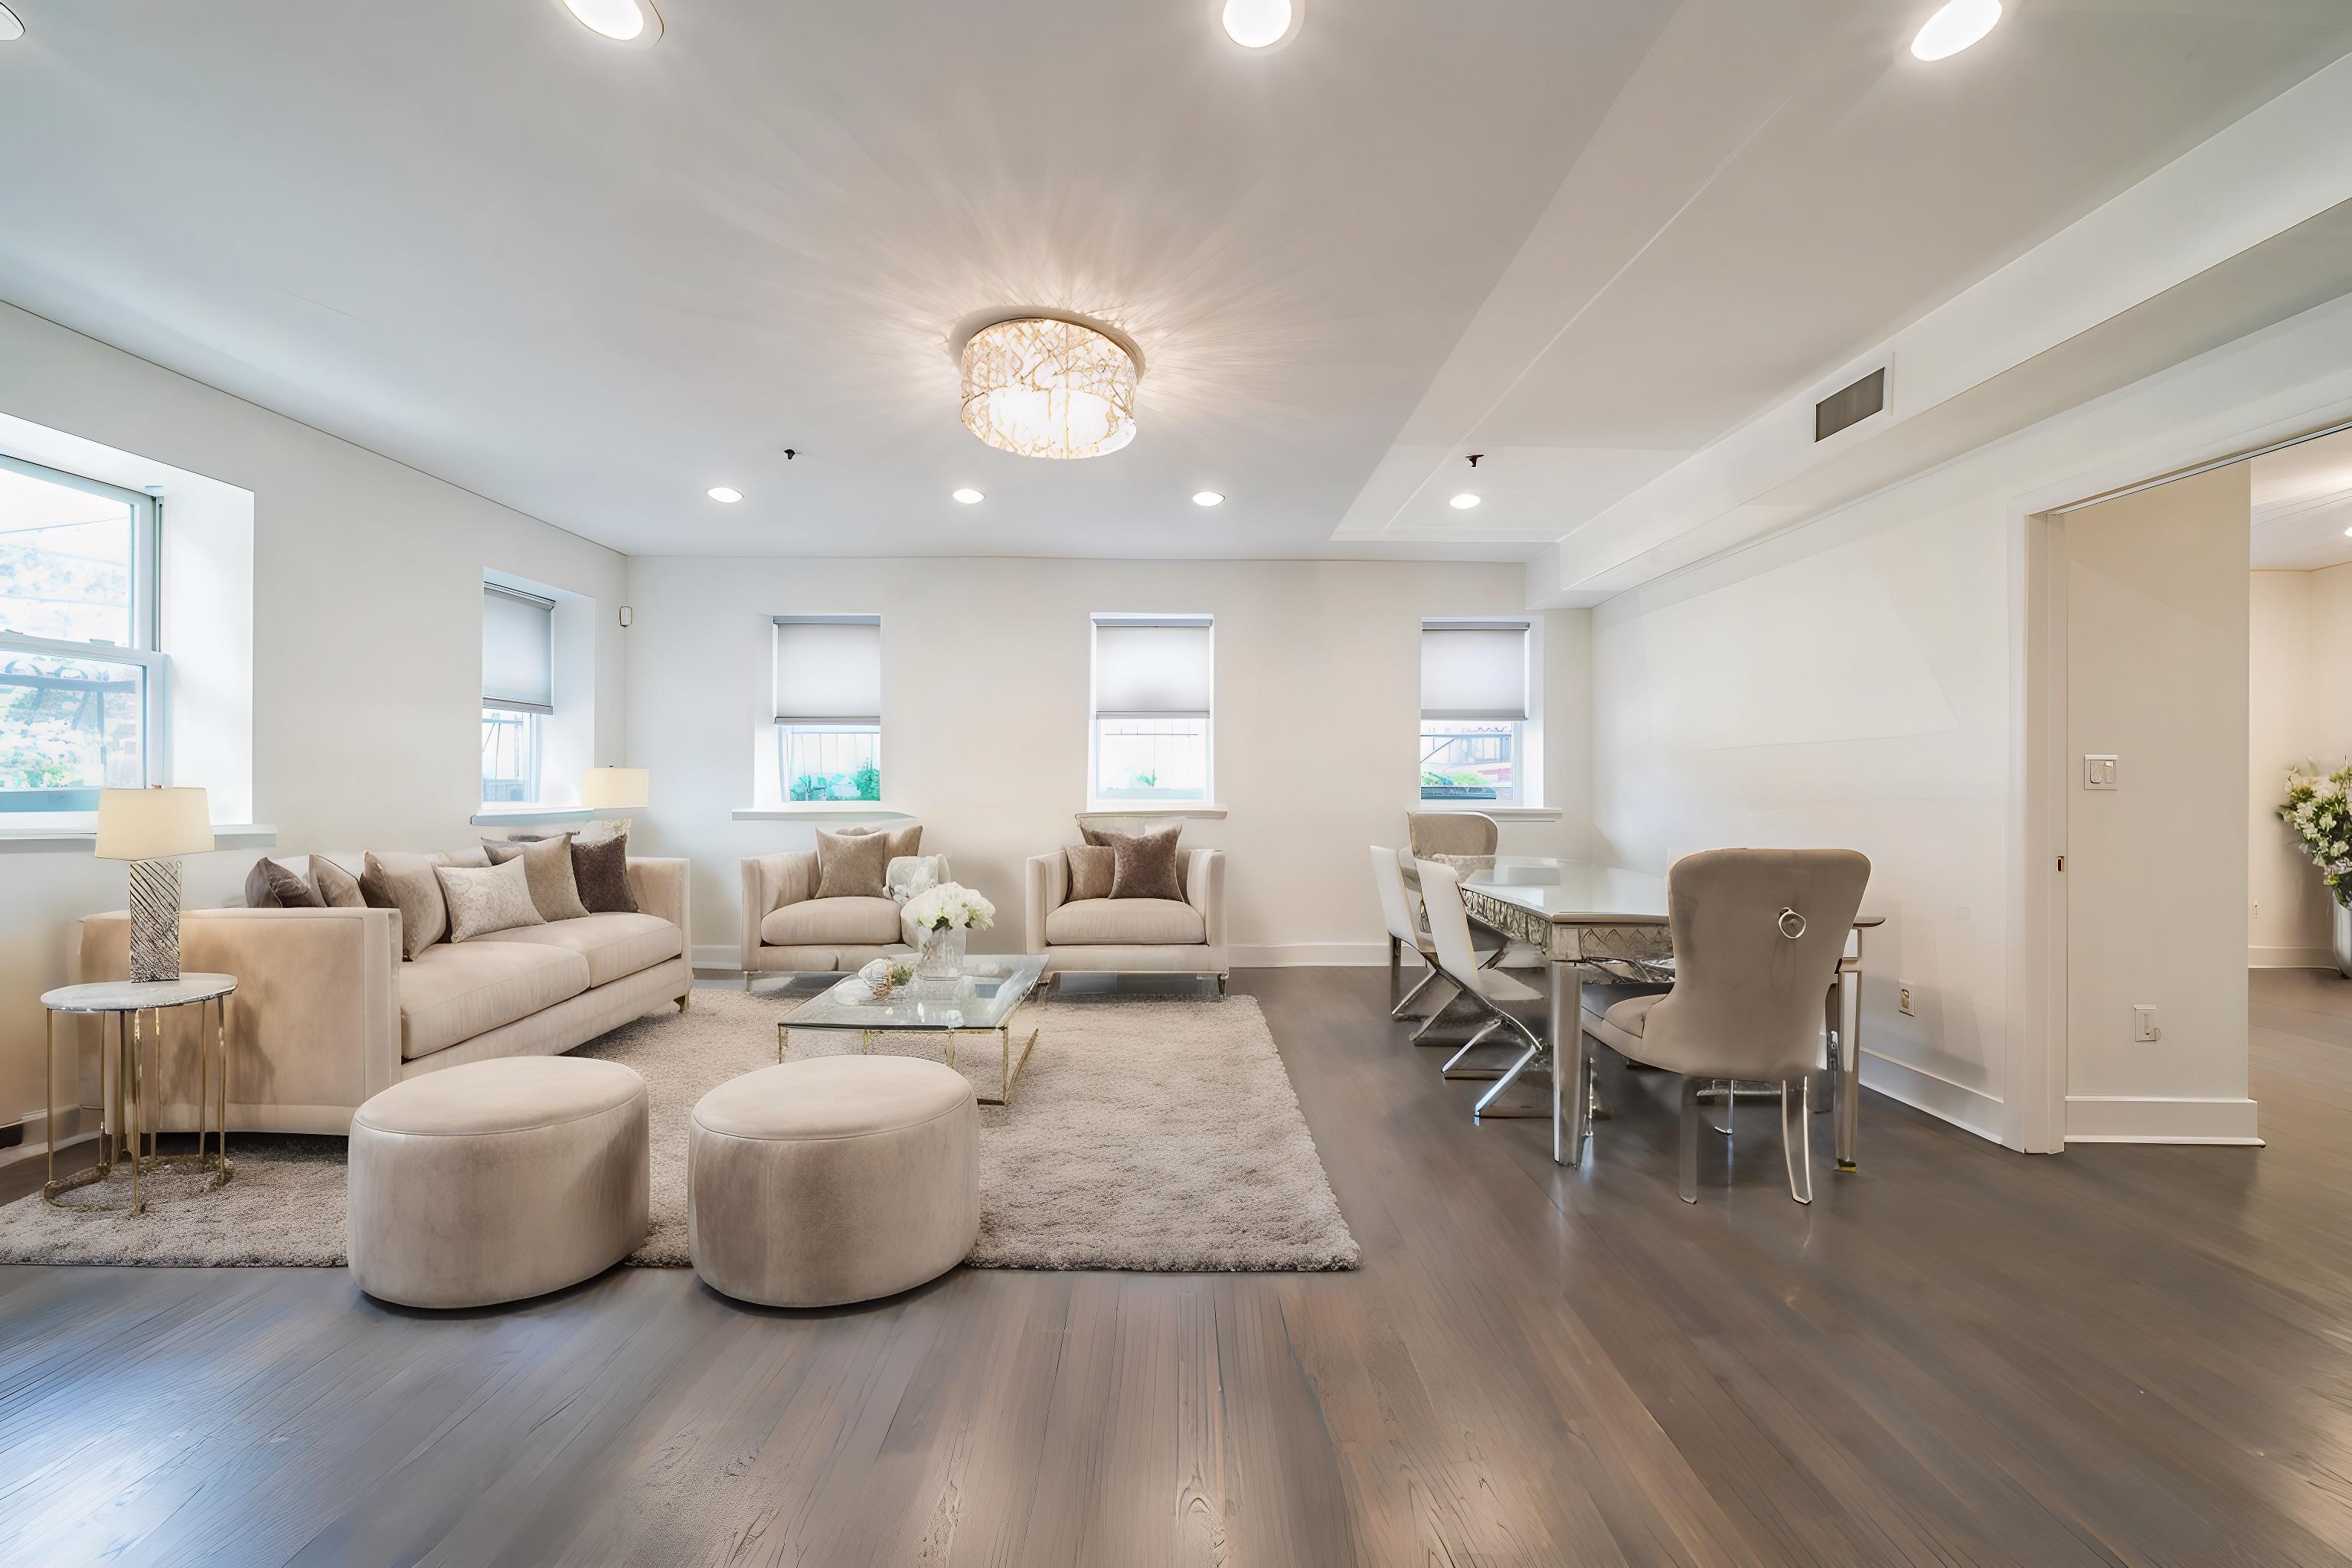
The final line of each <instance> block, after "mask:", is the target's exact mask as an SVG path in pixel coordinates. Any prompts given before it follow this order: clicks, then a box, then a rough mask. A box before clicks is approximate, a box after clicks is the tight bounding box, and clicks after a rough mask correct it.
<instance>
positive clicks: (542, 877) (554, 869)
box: [441, 833, 588, 941]
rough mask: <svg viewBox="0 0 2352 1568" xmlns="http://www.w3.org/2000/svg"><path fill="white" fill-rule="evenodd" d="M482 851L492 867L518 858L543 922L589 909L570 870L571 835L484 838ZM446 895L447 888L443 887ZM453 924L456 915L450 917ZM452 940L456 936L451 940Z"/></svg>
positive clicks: (572, 918) (579, 914)
mask: <svg viewBox="0 0 2352 1568" xmlns="http://www.w3.org/2000/svg"><path fill="white" fill-rule="evenodd" d="M482 849H483V852H484V853H486V854H488V856H489V858H490V864H491V865H493V866H503V865H505V864H506V863H507V862H508V861H509V860H512V859H515V858H518V857H520V859H521V860H522V868H523V875H524V876H525V877H527V878H528V879H530V903H531V908H533V909H535V910H538V911H539V918H540V919H541V921H575V920H578V919H579V918H580V917H582V916H583V915H584V914H586V913H587V912H588V909H587V906H586V905H584V904H583V903H582V902H581V901H580V885H579V882H578V881H577V879H575V877H574V874H573V872H572V835H570V834H569V833H560V834H558V835H556V836H555V837H552V838H534V839H531V840H530V841H529V842H527V843H518V842H516V841H514V840H512V839H506V838H485V839H483V840H482ZM441 891H442V895H443V896H444V897H445V898H446V896H447V894H448V891H449V889H448V887H447V886H446V884H445V885H444V886H443V887H442V889H441ZM451 923H452V924H455V923H456V921H455V917H454V916H453V917H452V919H451ZM451 940H452V941H455V940H456V939H455V938H452V939H451Z"/></svg>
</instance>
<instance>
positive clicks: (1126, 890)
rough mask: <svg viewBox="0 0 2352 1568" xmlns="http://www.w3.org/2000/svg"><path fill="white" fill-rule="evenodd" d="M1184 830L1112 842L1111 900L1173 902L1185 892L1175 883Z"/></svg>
mask: <svg viewBox="0 0 2352 1568" xmlns="http://www.w3.org/2000/svg"><path fill="white" fill-rule="evenodd" d="M1182 832H1183V829H1182V828H1181V827H1171V828H1167V829H1165V830H1164V831H1162V832H1159V833H1139V834H1136V835H1134V836H1132V837H1124V838H1122V837H1113V838H1112V839H1111V841H1110V853H1111V871H1110V896H1111V897H1112V898H1114V899H1173V900H1176V901H1177V902H1179V903H1181V902H1182V901H1183V899H1184V889H1183V887H1182V885H1181V883H1179V882H1178V881H1177V880H1176V840H1177V838H1178V837H1179V836H1181V834H1182Z"/></svg>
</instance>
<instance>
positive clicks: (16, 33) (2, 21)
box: [0, 5, 25, 44]
mask: <svg viewBox="0 0 2352 1568" xmlns="http://www.w3.org/2000/svg"><path fill="white" fill-rule="evenodd" d="M24 36H25V24H24V23H22V22H20V21H18V20H17V19H16V12H14V11H11V10H10V9H8V7H7V6H5V5H0V44H9V43H14V42H16V40H17V39H18V38H21V37H24Z"/></svg>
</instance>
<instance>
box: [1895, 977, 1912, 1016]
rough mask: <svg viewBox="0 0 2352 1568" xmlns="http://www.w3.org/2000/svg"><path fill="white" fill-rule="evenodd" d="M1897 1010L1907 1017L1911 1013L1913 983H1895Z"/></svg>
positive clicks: (1900, 981) (1905, 981)
mask: <svg viewBox="0 0 2352 1568" xmlns="http://www.w3.org/2000/svg"><path fill="white" fill-rule="evenodd" d="M1895 1011H1896V1012H1898V1013H1903V1014H1906V1015H1907V1014H1909V1013H1910V1011H1911V983H1910V982H1909V981H1908V980H1898V981H1896V982H1895Z"/></svg>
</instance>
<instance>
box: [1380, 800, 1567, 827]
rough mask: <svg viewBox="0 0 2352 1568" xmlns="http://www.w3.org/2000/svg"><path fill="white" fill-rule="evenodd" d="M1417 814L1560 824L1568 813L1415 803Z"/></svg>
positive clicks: (1471, 804) (1534, 807) (1519, 807)
mask: <svg viewBox="0 0 2352 1568" xmlns="http://www.w3.org/2000/svg"><path fill="white" fill-rule="evenodd" d="M1411 809H1412V810H1413V811H1415V812H1423V811H1426V812H1435V813H1444V812H1459V813H1461V814H1462V815H1464V816H1491V817H1493V818H1494V819H1495V820H1496V821H1497V822H1558V821H1559V819H1560V818H1561V817H1562V816H1566V815H1567V813H1566V812H1564V811H1562V810H1561V809H1560V808H1559V806H1556V805H1487V804H1486V803H1485V802H1483V801H1464V802H1459V803H1450V802H1446V801H1415V802H1414V803H1413V805H1412V808H1411Z"/></svg>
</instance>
